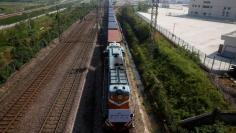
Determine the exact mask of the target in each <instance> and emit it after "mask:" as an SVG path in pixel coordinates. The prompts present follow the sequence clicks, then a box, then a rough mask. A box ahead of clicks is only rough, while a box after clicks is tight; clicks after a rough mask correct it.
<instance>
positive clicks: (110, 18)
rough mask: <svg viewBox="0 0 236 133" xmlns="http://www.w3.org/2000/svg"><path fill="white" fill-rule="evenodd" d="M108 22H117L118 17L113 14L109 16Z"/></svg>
mask: <svg viewBox="0 0 236 133" xmlns="http://www.w3.org/2000/svg"><path fill="white" fill-rule="evenodd" d="M108 22H116V18H115V17H114V16H111V17H109V18H108Z"/></svg>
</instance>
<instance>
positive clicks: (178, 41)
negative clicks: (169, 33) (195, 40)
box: [178, 37, 180, 45]
mask: <svg viewBox="0 0 236 133" xmlns="http://www.w3.org/2000/svg"><path fill="white" fill-rule="evenodd" d="M178 38H179V37H178ZM179 41H180V38H179V40H178V45H179Z"/></svg>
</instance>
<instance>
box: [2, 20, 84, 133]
mask: <svg viewBox="0 0 236 133" xmlns="http://www.w3.org/2000/svg"><path fill="white" fill-rule="evenodd" d="M84 30H86V23H85V24H82V25H81V26H78V27H77V28H76V29H74V30H73V31H72V32H71V34H69V36H68V37H67V39H66V40H64V41H63V45H61V46H58V47H59V48H58V49H56V51H54V52H53V55H52V56H51V58H50V59H48V60H47V61H46V63H45V64H46V65H44V68H43V69H41V71H39V72H38V73H37V74H36V75H37V76H36V78H34V79H33V80H32V81H31V83H30V84H29V85H27V86H25V88H26V89H25V90H24V91H23V92H22V93H21V94H19V96H18V97H17V98H16V99H13V100H12V101H11V102H10V103H9V104H8V106H7V107H6V108H4V110H1V113H2V114H1V115H0V132H1V133H2V132H12V131H14V129H15V128H16V125H17V124H18V123H19V121H20V120H21V118H22V117H23V116H24V115H25V113H26V111H27V109H28V108H29V107H30V106H31V104H32V103H33V102H34V101H35V99H36V98H37V96H38V94H39V93H40V92H41V90H42V89H43V88H44V86H45V85H46V84H47V83H48V82H49V81H50V79H51V78H52V77H53V76H54V74H55V71H56V68H57V67H58V66H59V65H60V63H61V62H62V61H63V60H64V59H65V58H66V57H67V55H68V54H69V51H70V50H71V49H72V48H73V46H74V45H75V44H73V43H66V42H70V41H71V40H73V41H76V40H79V37H78V35H79V34H80V33H81V32H83V31H84Z"/></svg>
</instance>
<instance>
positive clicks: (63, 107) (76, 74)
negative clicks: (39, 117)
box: [39, 21, 96, 133]
mask: <svg viewBox="0 0 236 133" xmlns="http://www.w3.org/2000/svg"><path fill="white" fill-rule="evenodd" d="M93 24H95V21H93V23H92V24H91V25H90V26H88V27H90V28H89V29H90V30H89V32H88V33H86V34H84V35H90V36H92V37H91V38H88V37H82V40H78V41H79V42H81V43H78V44H79V45H81V48H80V50H79V51H78V56H77V57H76V61H75V62H74V64H72V67H71V68H72V70H73V71H72V72H70V73H68V74H67V75H66V78H65V80H64V82H63V86H62V87H61V88H60V90H59V92H58V94H57V96H56V98H55V100H54V103H53V105H52V106H51V108H50V110H49V112H48V114H47V116H46V118H45V121H44V123H43V124H42V127H41V129H40V131H39V132H40V133H43V132H63V130H64V125H65V122H66V120H67V115H68V114H69V111H70V108H71V106H72V103H73V99H74V96H75V94H76V91H77V90H78V89H80V88H78V86H79V84H80V81H81V79H82V78H85V77H84V76H83V72H84V70H85V69H86V68H85V67H86V63H87V62H86V61H87V60H88V58H89V54H88V53H90V51H91V50H92V49H91V46H92V45H91V43H90V42H92V41H93V39H94V38H93V36H95V34H96V31H95V30H94V29H93V28H92V27H93ZM87 42H89V43H87ZM89 44H90V45H89Z"/></svg>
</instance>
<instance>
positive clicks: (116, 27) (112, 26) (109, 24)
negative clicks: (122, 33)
mask: <svg viewBox="0 0 236 133" xmlns="http://www.w3.org/2000/svg"><path fill="white" fill-rule="evenodd" d="M108 29H118V26H117V24H116V22H108Z"/></svg>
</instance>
